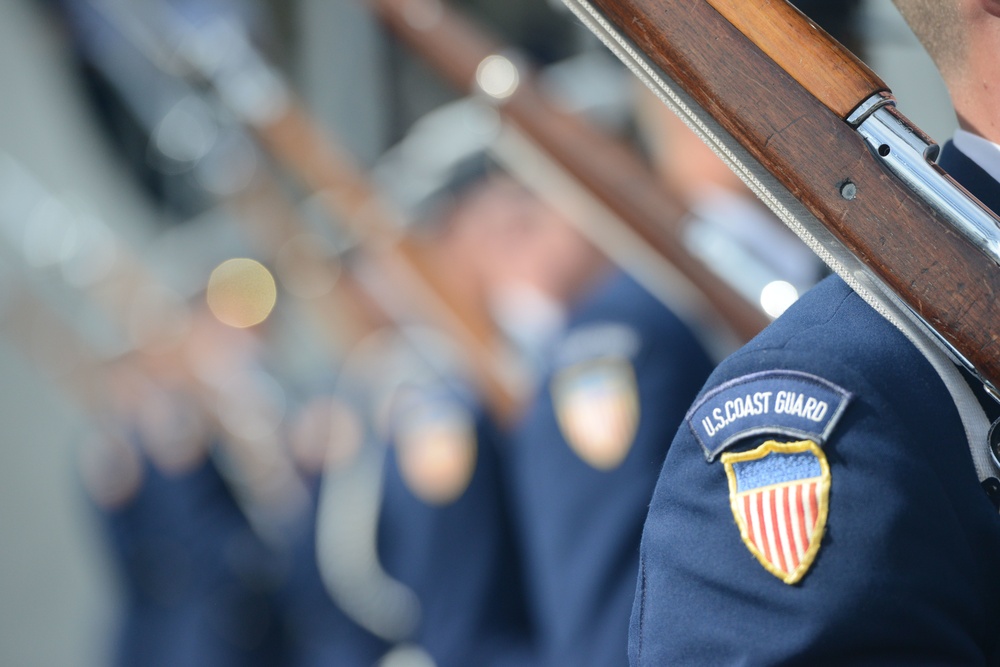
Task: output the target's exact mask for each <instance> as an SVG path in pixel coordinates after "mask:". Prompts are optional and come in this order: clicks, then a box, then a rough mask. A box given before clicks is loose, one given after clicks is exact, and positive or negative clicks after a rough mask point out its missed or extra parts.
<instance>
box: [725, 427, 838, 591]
mask: <svg viewBox="0 0 1000 667" xmlns="http://www.w3.org/2000/svg"><path fill="white" fill-rule="evenodd" d="M807 451H808V452H812V453H813V454H814V455H815V456H816V458H817V459H819V464H820V471H821V472H820V476H819V477H818V479H819V480H820V482H819V483H820V490H821V493H820V497H819V513H818V515H817V517H816V527H815V528H814V529H813V538H812V539H811V540H810V542H809V548H808V549H807V550H806V553H805V554H804V555H803V557H802V561H801V562H800V563H799V566H798V567H797V568H795V569H794V570H793V571H791V572H788V573H786V572H783V571H782V570H781V569H780V568H778V567H777V566H775V565H774V564H772V563H771V562H770V561H769V560H768V559H767V558H766V557H765V556H764V554H763V553H762V552H761V551H760V550H759V549H758V548H757V547H756V546H755V545H754V544H753V542H752V541H751V540H750V527H749V526H748V525H747V523H746V521H744V520H743V519H742V514H741V513H740V511H739V509H738V507H737V500H738V499H737V492H736V472H735V471H734V470H733V464H734V463H741V462H743V461H757V460H760V459H763V458H764V457H765V456H767V455H768V454H770V453H772V452H773V453H777V454H799V453H802V452H807ZM722 464H723V465H724V466H725V469H726V477H727V478H728V479H729V508H730V510H731V511H732V513H733V517H734V518H735V519H736V525H737V526H738V527H739V529H740V539H741V540H743V544H744V545H745V546H746V548H747V549H749V550H750V553H752V554H753V555H754V558H756V559H757V561H758V562H759V563H760V564H761V565H763V566H764V569H765V570H767V571H768V572H770V573H771V574H773V575H774V576H776V577H777V578H778V579H780V580H781V581H783V582H784V583H786V584H789V585H792V584H797V583H798V582H799V581H801V580H802V578H803V577H804V576H805V575H806V573H807V572H808V571H809V569H810V568H811V567H812V565H813V562H815V560H816V556H817V554H819V549H820V546H821V543H822V541H823V535H824V534H825V533H826V522H827V517H828V515H829V511H830V507H829V506H830V485H831V481H832V477H831V475H830V464H829V463H828V462H827V460H826V454H824V453H823V450H822V449H820V447H819V445H817V444H816V443H815V442H813V441H812V440H798V441H795V442H778V441H776V440H768V441H767V442H765V443H763V444H762V445H760V446H759V447H757V448H756V449H751V450H750V451H746V452H731V453H727V454H723V455H722ZM810 479H813V478H810Z"/></svg>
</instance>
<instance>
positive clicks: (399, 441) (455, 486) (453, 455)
mask: <svg viewBox="0 0 1000 667" xmlns="http://www.w3.org/2000/svg"><path fill="white" fill-rule="evenodd" d="M476 445H477V443H476V429H475V421H474V418H473V416H472V414H471V413H469V411H468V410H466V409H465V408H464V407H463V406H461V405H460V404H458V403H453V402H449V401H444V400H439V401H427V402H425V404H424V405H423V406H422V409H421V410H419V411H413V412H411V413H410V414H407V415H405V417H404V418H403V419H402V421H401V423H400V424H398V426H397V429H396V437H395V446H396V456H397V462H398V465H399V471H400V474H401V476H402V477H403V481H404V482H406V485H407V487H408V488H409V489H410V491H411V492H412V493H413V495H414V496H416V497H417V498H419V499H420V500H422V501H423V502H425V503H427V504H429V505H447V504H450V503H452V502H454V501H455V500H457V499H458V498H459V497H460V496H461V495H462V494H463V493H464V492H465V489H466V488H467V487H468V486H469V482H471V481H472V476H473V473H474V472H475V469H476V459H477V446H476Z"/></svg>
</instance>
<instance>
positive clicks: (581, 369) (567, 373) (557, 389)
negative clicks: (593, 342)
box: [549, 357, 642, 472]
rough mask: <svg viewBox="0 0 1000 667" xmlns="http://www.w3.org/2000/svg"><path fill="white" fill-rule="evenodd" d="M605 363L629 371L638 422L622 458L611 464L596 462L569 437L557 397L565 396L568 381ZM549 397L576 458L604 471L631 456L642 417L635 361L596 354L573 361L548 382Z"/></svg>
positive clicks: (557, 421) (563, 436) (623, 450)
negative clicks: (564, 391)
mask: <svg viewBox="0 0 1000 667" xmlns="http://www.w3.org/2000/svg"><path fill="white" fill-rule="evenodd" d="M603 366H619V367H623V368H624V371H625V372H626V373H627V374H628V379H629V380H630V381H631V383H632V392H630V396H629V399H630V403H631V406H632V408H633V413H634V414H635V423H633V424H632V432H631V433H630V434H629V437H628V444H626V445H625V446H624V447H623V448H622V455H621V457H619V458H618V460H617V461H615V462H614V464H613V465H610V466H603V465H597V464H595V463H594V462H593V461H591V460H589V459H588V458H587V457H585V456H584V455H583V454H581V453H580V449H581V448H580V445H579V444H574V442H573V441H572V440H571V439H570V437H569V431H570V429H569V427H568V426H567V425H566V423H565V422H566V418H565V417H564V416H563V410H561V409H560V401H559V399H558V398H557V396H562V395H563V389H562V388H563V387H564V386H565V385H566V384H569V383H570V381H571V380H572V379H573V378H575V377H577V376H579V375H582V374H584V373H587V372H588V371H590V370H591V369H592V368H595V367H598V368H599V367H603ZM549 397H550V400H551V401H552V408H553V410H554V412H555V414H556V423H557V424H558V425H559V434H560V435H561V436H562V439H563V440H564V441H565V442H566V444H567V446H569V448H570V451H572V452H573V453H574V454H575V455H576V456H577V458H579V459H580V460H581V461H583V462H584V463H586V464H587V465H588V466H590V467H591V468H594V469H595V470H601V471H603V472H610V471H612V470H615V469H616V468H618V467H620V466H621V464H622V463H624V462H625V459H626V458H628V453H629V452H630V451H631V450H632V446H633V445H634V444H635V436H636V434H638V432H639V422H640V420H641V419H642V401H640V400H639V380H638V378H637V377H636V373H635V367H634V366H633V365H632V362H630V361H629V360H627V359H623V358H621V357H597V358H594V359H588V360H587V361H581V362H578V363H576V364H573V365H572V366H569V367H567V368H564V369H562V370H560V371H559V372H558V373H556V375H555V376H554V377H553V378H552V380H551V381H550V383H549Z"/></svg>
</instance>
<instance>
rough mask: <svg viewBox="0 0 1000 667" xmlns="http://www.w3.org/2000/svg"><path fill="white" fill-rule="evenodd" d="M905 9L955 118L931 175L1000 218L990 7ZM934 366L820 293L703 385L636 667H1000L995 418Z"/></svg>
mask: <svg viewBox="0 0 1000 667" xmlns="http://www.w3.org/2000/svg"><path fill="white" fill-rule="evenodd" d="M897 5H898V6H899V8H900V9H901V10H902V11H903V14H904V16H905V17H906V19H907V21H908V22H909V23H910V25H911V26H912V27H913V28H914V31H915V32H916V33H917V34H918V36H919V37H920V38H921V40H922V41H923V42H924V44H925V46H927V48H928V50H929V51H930V52H931V54H932V56H933V57H934V59H935V61H936V62H937V64H938V66H939V68H940V69H941V71H942V74H943V75H944V78H945V80H946V83H947V84H948V87H949V90H950V92H951V96H952V100H953V103H954V105H955V108H956V110H957V112H958V117H959V119H960V125H961V129H960V130H959V131H958V132H957V133H956V135H955V137H954V140H953V142H951V143H949V144H948V145H946V147H945V148H944V150H943V152H942V157H941V159H940V163H941V164H942V166H943V167H944V168H945V169H946V170H948V171H949V172H950V173H951V174H952V175H953V176H954V177H955V178H956V179H957V180H959V181H960V182H961V183H963V184H964V185H965V186H966V187H967V188H968V189H969V190H970V191H972V192H973V194H975V195H976V196H977V197H978V198H980V199H981V200H982V201H983V202H984V203H985V204H987V205H988V206H990V207H991V208H992V209H993V210H1000V208H998V207H1000V184H998V180H1000V145H998V143H997V142H1000V114H998V111H997V110H998V109H1000V87H998V86H997V70H996V58H995V54H996V53H997V52H998V50H1000V4H998V3H997V2H996V1H995V0H898V1H897ZM934 354H936V352H935V351H934V350H930V351H927V352H923V351H921V350H920V349H918V348H917V347H916V346H915V345H914V344H913V343H911V342H910V340H909V339H908V338H907V337H905V336H904V335H903V334H902V333H901V332H900V331H899V330H897V329H896V328H895V327H894V326H893V325H892V324H891V323H889V322H888V321H887V320H885V319H883V318H882V317H881V316H880V315H879V314H878V313H876V312H875V311H874V310H873V309H872V308H871V307H869V306H868V305H867V304H866V303H865V302H864V301H862V299H861V298H860V297H859V296H858V295H857V294H855V293H854V292H853V291H852V290H851V289H849V288H848V287H847V286H846V285H845V284H844V282H843V281H842V280H840V279H839V278H837V277H831V278H828V279H827V280H825V281H824V282H823V283H821V284H820V285H819V286H818V287H816V288H815V289H813V290H812V291H811V292H809V293H808V294H807V295H806V296H805V297H803V298H802V299H801V300H800V301H799V302H798V303H796V304H795V305H794V306H792V308H791V309H790V310H789V311H788V312H787V313H786V314H785V315H784V316H782V317H781V318H780V319H779V320H778V321H777V322H775V323H774V324H773V325H772V326H771V327H769V328H768V329H767V330H765V332H764V333H762V334H761V335H760V336H758V337H757V338H756V339H754V340H753V341H752V342H751V343H750V344H748V345H747V346H746V347H744V348H743V349H742V350H740V351H739V352H738V353H736V354H735V355H733V356H732V357H730V358H729V359H727V360H726V361H725V362H724V363H723V364H722V365H721V366H720V367H719V368H718V369H717V370H716V371H715V373H713V375H712V376H711V378H710V379H709V382H708V384H707V385H706V388H705V390H704V391H703V392H702V393H701V395H700V396H699V397H698V399H697V400H696V401H695V403H694V405H693V406H692V407H691V409H690V411H689V412H688V415H687V417H686V418H685V423H684V424H682V426H681V428H680V430H679V431H678V433H677V436H676V438H675V439H674V442H673V444H672V446H671V448H670V452H669V454H668V456H667V460H666V463H665V465H664V467H663V470H662V472H661V474H660V479H659V482H658V484H657V488H656V493H655V495H654V497H653V502H652V505H651V507H650V512H649V516H648V518H647V520H646V526H645V529H644V533H643V543H642V550H641V569H640V573H639V578H638V589H637V594H636V599H635V604H634V608H633V615H632V624H631V629H630V643H629V653H630V659H631V663H632V664H633V665H662V664H698V665H701V664H713V665H720V664H736V663H738V664H743V665H748V664H750V665H757V664H759V665H765V664H766V665H773V664H783V665H791V664H801V665H816V664H852V665H856V664H907V665H910V664H1000V639H998V634H997V627H998V624H1000V612H998V609H997V606H996V604H995V600H996V599H998V595H1000V571H998V570H997V567H996V564H997V562H1000V516H998V514H997V508H996V506H995V505H994V504H993V503H992V502H991V500H990V498H989V496H988V495H987V493H986V492H985V491H984V489H983V488H982V487H981V485H980V477H981V476H982V469H983V468H984V466H985V468H989V467H990V466H991V465H992V464H991V463H990V462H989V455H988V450H987V449H986V448H987V446H988V445H987V442H986V441H985V438H976V439H974V440H972V441H970V439H969V437H967V432H971V431H975V430H981V431H982V432H984V433H985V428H981V429H979V428H975V429H970V431H967V427H968V426H969V425H970V424H972V423H973V422H977V423H978V424H979V426H984V424H985V423H986V420H987V419H993V418H995V417H996V416H997V413H1000V410H998V409H997V405H996V404H995V403H993V402H991V401H990V400H989V399H988V398H986V397H985V396H983V395H982V393H981V391H979V388H978V386H977V385H976V384H975V383H974V382H971V381H969V382H966V381H965V380H964V379H963V377H962V376H961V375H960V373H959V371H958V370H957V369H956V368H955V367H954V366H953V365H951V364H950V362H947V361H946V360H945V362H944V364H941V363H940V359H937V360H935V365H932V355H934ZM977 399H979V400H978V401H977ZM980 406H982V407H980ZM983 408H985V410H986V414H985V415H984V414H983ZM974 460H977V462H978V466H977V465H974ZM977 467H978V468H980V470H979V473H980V474H979V475H978V476H977ZM993 472H994V473H995V472H996V471H995V470H994V471H993Z"/></svg>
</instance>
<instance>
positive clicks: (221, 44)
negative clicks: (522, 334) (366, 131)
mask: <svg viewBox="0 0 1000 667" xmlns="http://www.w3.org/2000/svg"><path fill="white" fill-rule="evenodd" d="M178 32H179V34H181V35H182V36H183V35H186V37H187V38H186V39H180V40H179V43H180V44H182V45H186V46H188V47H189V48H188V49H187V50H186V51H184V52H183V54H182V56H183V57H185V58H186V59H187V63H188V65H189V66H190V68H191V70H192V71H193V73H194V74H196V75H197V76H199V77H202V78H203V79H204V80H206V81H208V82H210V83H211V84H212V85H213V86H215V88H216V90H217V91H218V93H219V95H220V97H221V98H222V100H223V102H224V103H226V104H227V106H229V107H230V109H231V110H232V111H233V112H234V113H235V114H236V115H237V117H239V118H240V120H241V121H243V122H245V123H246V124H247V125H248V126H249V127H250V128H251V129H252V130H253V132H254V133H255V134H256V135H257V137H258V138H259V140H260V143H261V145H262V146H263V147H264V148H265V150H267V151H268V152H269V153H271V154H272V155H273V156H274V157H275V158H276V159H277V160H278V162H280V163H281V164H283V165H284V166H285V167H286V168H288V169H289V170H290V171H291V172H292V173H294V174H295V175H297V176H298V178H299V180H300V181H301V182H302V183H303V184H304V185H305V186H306V187H307V188H309V189H310V190H312V191H313V192H315V193H317V194H320V195H323V196H322V201H323V202H325V203H326V204H327V205H328V206H329V207H330V213H331V217H332V218H333V219H338V218H340V219H344V220H346V221H347V223H348V225H349V226H350V228H351V231H352V232H353V233H354V234H355V235H356V237H357V238H358V239H359V240H360V242H361V243H362V245H363V246H364V248H365V249H366V251H367V253H368V254H369V255H370V256H372V257H373V258H375V259H376V261H377V262H378V266H379V268H380V269H381V270H382V271H384V272H385V273H387V274H389V277H390V279H391V282H392V287H393V289H395V290H396V291H397V292H399V294H400V295H402V298H401V299H400V301H401V302H405V303H407V304H408V305H411V306H414V307H415V310H416V311H417V313H418V314H419V315H420V316H422V317H424V318H426V319H428V320H429V321H430V322H432V323H434V324H436V325H437V326H440V327H441V328H442V329H443V330H444V331H445V332H447V333H448V334H449V335H450V336H452V337H453V339H454V340H455V341H456V342H457V343H458V345H459V347H460V348H461V349H462V351H463V353H464V355H465V358H466V362H467V363H468V364H469V367H470V369H471V371H472V376H473V380H474V381H475V382H476V384H477V385H478V386H479V390H480V391H481V392H482V394H483V396H484V398H485V401H486V403H487V405H489V407H490V409H491V411H492V412H493V413H494V414H496V415H497V416H498V417H499V418H500V419H501V420H502V421H510V420H511V419H513V418H514V416H515V415H516V414H517V412H518V411H519V409H520V406H521V403H522V400H523V393H524V390H523V379H522V378H521V377H519V376H518V373H517V371H516V364H512V363H511V362H512V358H511V356H510V354H509V353H508V352H509V351H508V350H506V349H505V348H504V346H503V344H502V338H501V336H500V333H499V330H498V328H497V327H496V325H495V323H494V322H493V319H492V316H491V314H490V313H489V310H488V308H487V304H486V303H485V302H484V300H483V299H481V298H474V297H470V295H469V294H468V293H467V291H466V290H464V289H463V287H464V286H458V285H454V284H451V283H449V282H448V281H447V280H446V279H444V277H443V275H442V273H441V272H440V270H439V269H438V267H436V266H435V265H434V260H433V258H432V257H431V256H430V255H429V253H427V252H426V251H425V250H424V249H423V248H422V247H420V246H419V245H418V244H416V243H415V242H413V241H412V240H410V239H408V238H407V237H406V236H405V234H404V230H403V229H401V225H400V222H401V221H400V220H399V219H398V216H396V215H395V214H394V212H393V211H390V210H389V209H388V207H387V206H386V204H385V203H384V202H383V201H381V200H380V198H379V197H378V195H377V193H376V191H375V189H374V188H373V187H372V185H371V184H370V183H369V181H368V179H367V177H366V174H365V173H364V171H363V170H362V169H360V168H359V167H358V166H357V165H356V164H355V163H354V161H353V160H352V158H351V157H350V156H349V155H348V154H347V153H346V152H345V151H344V150H342V149H341V148H340V147H339V145H338V144H337V142H336V141H335V140H334V139H333V138H332V137H331V133H330V131H329V130H328V129H326V128H321V127H320V125H319V124H318V123H317V122H316V121H315V119H314V118H312V116H311V115H310V114H309V112H308V111H307V110H306V109H305V107H304V106H303V105H302V104H301V103H300V102H299V101H298V100H297V99H296V98H295V96H294V94H293V93H292V92H291V90H290V88H289V87H288V85H287V84H286V83H285V82H284V81H283V80H282V78H281V77H280V76H279V75H278V73H277V72H275V71H274V69H273V68H271V67H270V66H269V65H268V64H267V63H266V62H265V61H264V60H263V58H262V57H261V55H260V54H259V53H258V52H257V51H256V50H255V49H254V47H253V46H252V45H251V44H250V43H249V41H248V39H247V37H246V35H244V34H242V32H240V31H239V29H238V28H237V27H236V26H233V25H231V24H216V25H214V26H211V25H210V26H208V27H207V28H206V27H203V28H195V27H190V26H188V27H181V28H179V30H178ZM207 52H211V54H210V55H209V56H208V57H205V54H206V53H207Z"/></svg>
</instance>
